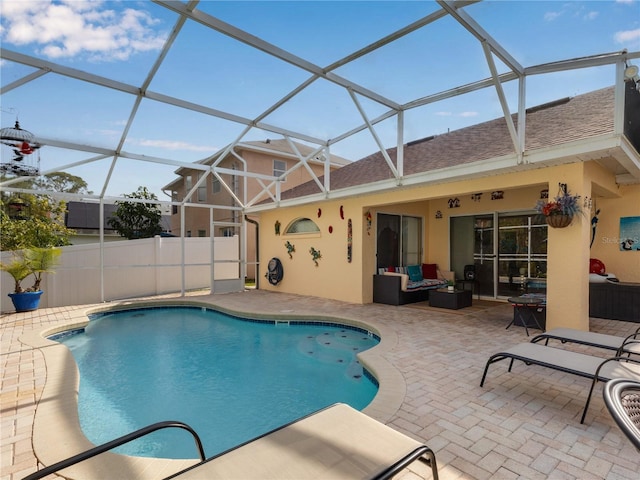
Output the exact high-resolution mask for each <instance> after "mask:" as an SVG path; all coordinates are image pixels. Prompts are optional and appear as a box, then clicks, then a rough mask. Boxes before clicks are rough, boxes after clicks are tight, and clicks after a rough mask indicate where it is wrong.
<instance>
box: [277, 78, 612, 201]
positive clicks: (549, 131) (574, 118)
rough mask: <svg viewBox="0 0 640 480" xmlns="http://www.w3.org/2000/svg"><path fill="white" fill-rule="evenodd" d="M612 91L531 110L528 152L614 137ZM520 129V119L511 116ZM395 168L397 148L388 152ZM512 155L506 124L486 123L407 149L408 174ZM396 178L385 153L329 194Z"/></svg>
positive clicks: (335, 177)
mask: <svg viewBox="0 0 640 480" xmlns="http://www.w3.org/2000/svg"><path fill="white" fill-rule="evenodd" d="M613 117H614V89H613V87H608V88H604V89H601V90H596V91H594V92H590V93H587V94H583V95H578V96H575V97H572V98H567V99H562V100H558V101H556V102H551V103H549V104H545V105H541V106H539V107H534V108H531V109H529V110H527V113H526V120H527V123H526V150H529V151H530V150H535V149H539V148H544V147H550V146H557V145H561V144H563V143H567V142H571V141H575V140H580V139H585V138H588V137H592V136H596V135H602V134H606V133H611V132H613ZM512 118H513V122H514V124H516V125H517V114H514V115H513V116H512ZM387 152H388V154H389V157H390V158H391V160H392V161H393V164H394V165H396V148H390V149H388V150H387ZM513 153H514V147H513V143H512V142H511V137H510V135H509V131H508V129H507V122H506V120H505V119H504V118H503V117H501V118H498V119H495V120H491V121H488V122H484V123H480V124H477V125H473V126H470V127H466V128H462V129H460V130H455V131H452V132H449V133H446V134H443V135H437V136H434V137H427V138H425V139H423V140H418V141H414V142H410V143H408V144H407V145H406V146H405V148H404V175H405V176H407V175H412V174H417V173H423V172H428V171H430V170H436V169H442V168H448V167H454V166H458V165H464V164H469V163H473V162H477V161H482V160H489V159H493V158H498V157H501V156H505V155H510V154H513ZM391 178H393V174H392V172H391V171H390V169H389V167H388V165H387V163H386V161H385V160H384V157H383V155H382V153H381V152H376V153H374V154H372V155H369V156H367V157H365V158H363V159H361V160H358V161H356V162H353V163H351V164H349V165H346V166H344V167H342V168H340V169H338V170H336V171H334V172H332V173H331V189H332V190H339V189H343V188H348V187H354V186H357V185H364V184H367V183H372V182H376V181H381V180H387V179H391ZM315 193H319V189H318V186H317V185H316V183H315V182H308V183H304V184H302V185H299V186H297V187H294V188H292V189H290V190H287V191H286V192H282V198H283V199H290V198H297V197H302V196H306V195H312V194H315Z"/></svg>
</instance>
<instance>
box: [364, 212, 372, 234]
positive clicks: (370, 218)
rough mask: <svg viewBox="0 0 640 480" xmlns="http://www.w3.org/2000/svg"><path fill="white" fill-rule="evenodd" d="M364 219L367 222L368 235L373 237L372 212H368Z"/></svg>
mask: <svg viewBox="0 0 640 480" xmlns="http://www.w3.org/2000/svg"><path fill="white" fill-rule="evenodd" d="M364 219H365V220H366V221H367V235H371V220H372V216H371V212H367V213H365V214H364Z"/></svg>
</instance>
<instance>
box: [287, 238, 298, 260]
mask: <svg viewBox="0 0 640 480" xmlns="http://www.w3.org/2000/svg"><path fill="white" fill-rule="evenodd" d="M284 246H285V247H287V253H288V254H289V258H293V255H291V254H292V253H295V251H296V246H295V245H292V244H291V242H289V240H287V242H286V243H285V244H284Z"/></svg>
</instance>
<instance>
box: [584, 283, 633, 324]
mask: <svg viewBox="0 0 640 480" xmlns="http://www.w3.org/2000/svg"><path fill="white" fill-rule="evenodd" d="M589 316H590V317H598V318H608V319H611V320H625V321H627V322H637V323H640V283H626V282H611V281H604V282H590V283H589Z"/></svg>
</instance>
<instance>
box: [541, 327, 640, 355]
mask: <svg viewBox="0 0 640 480" xmlns="http://www.w3.org/2000/svg"><path fill="white" fill-rule="evenodd" d="M551 339H554V340H560V342H562V343H578V344H580V345H588V346H590V347H597V348H604V349H607V350H615V351H616V356H617V357H621V356H622V355H625V354H626V355H628V356H629V355H640V327H638V328H637V329H636V331H635V332H634V333H632V334H631V335H628V336H627V337H618V336H616V335H606V334H604V333H595V332H585V331H582V330H576V329H573V328H554V329H552V330H549V331H548V332H544V333H541V334H539V335H536V336H535V337H533V339H531V342H532V343H538V342H542V341H543V340H544V344H545V345H548V344H549V340H551Z"/></svg>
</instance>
